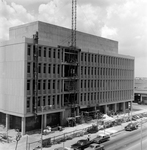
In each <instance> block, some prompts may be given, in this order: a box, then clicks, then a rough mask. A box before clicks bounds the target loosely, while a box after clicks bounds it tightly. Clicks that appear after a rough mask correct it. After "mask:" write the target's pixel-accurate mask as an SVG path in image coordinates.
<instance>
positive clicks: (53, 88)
mask: <svg viewBox="0 0 147 150" xmlns="http://www.w3.org/2000/svg"><path fill="white" fill-rule="evenodd" d="M53 89H55V80H53Z"/></svg>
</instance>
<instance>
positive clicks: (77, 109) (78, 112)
mask: <svg viewBox="0 0 147 150" xmlns="http://www.w3.org/2000/svg"><path fill="white" fill-rule="evenodd" d="M76 113H77V114H76V115H77V116H79V107H77V112H76Z"/></svg>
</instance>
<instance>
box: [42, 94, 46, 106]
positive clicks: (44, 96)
mask: <svg viewBox="0 0 147 150" xmlns="http://www.w3.org/2000/svg"><path fill="white" fill-rule="evenodd" d="M45 99H46V97H45V96H43V106H45Z"/></svg>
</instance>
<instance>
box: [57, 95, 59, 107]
mask: <svg viewBox="0 0 147 150" xmlns="http://www.w3.org/2000/svg"><path fill="white" fill-rule="evenodd" d="M57 105H59V95H57Z"/></svg>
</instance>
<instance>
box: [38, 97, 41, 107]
mask: <svg viewBox="0 0 147 150" xmlns="http://www.w3.org/2000/svg"><path fill="white" fill-rule="evenodd" d="M40 102H41V97H40V96H39V97H38V106H40Z"/></svg>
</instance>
